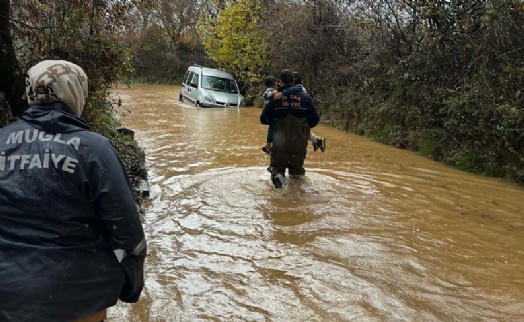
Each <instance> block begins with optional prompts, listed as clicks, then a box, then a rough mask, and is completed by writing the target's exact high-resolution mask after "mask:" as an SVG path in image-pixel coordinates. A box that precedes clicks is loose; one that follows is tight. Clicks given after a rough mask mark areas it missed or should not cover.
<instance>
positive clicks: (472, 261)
mask: <svg viewBox="0 0 524 322" xmlns="http://www.w3.org/2000/svg"><path fill="white" fill-rule="evenodd" d="M178 91H179V88H178V87H177V86H149V85H134V86H133V87H131V88H119V89H118V90H116V91H115V95H119V96H120V97H121V98H122V101H123V104H124V106H125V107H127V108H128V109H129V110H130V113H127V114H126V115H125V116H124V117H123V121H124V124H125V125H126V126H127V127H128V128H131V129H133V130H134V131H135V132H136V138H137V140H138V141H139V142H140V144H141V146H142V147H143V148H144V150H145V152H146V155H147V165H148V167H149V179H150V185H151V200H150V203H149V206H148V208H147V211H146V213H145V218H144V225H145V229H146V234H147V236H148V241H149V245H150V256H149V257H148V259H147V263H146V264H147V267H146V288H145V290H144V293H143V296H142V298H141V300H140V301H139V302H138V303H137V304H134V305H128V304H125V303H119V304H118V305H117V306H116V307H115V308H112V309H110V311H109V318H108V321H115V322H116V321H523V320H524V304H523V303H522V299H523V298H524V274H523V271H522V266H523V264H524V246H523V245H524V222H523V218H522V215H523V214H524V198H523V197H524V189H522V188H520V187H517V186H514V185H511V184H508V183H504V182H501V181H499V180H493V179H488V178H482V177H478V176H473V175H470V174H466V173H462V172H459V171H456V170H453V169H450V168H447V167H445V166H443V165H442V164H440V163H436V162H432V161H429V160H426V159H424V158H421V157H419V156H417V155H415V154H413V153H411V152H407V151H402V150H398V149H395V148H392V147H388V146H384V145H380V144H376V143H374V142H371V141H369V140H367V139H365V138H362V137H358V136H355V135H352V134H349V133H345V132H342V131H339V130H336V129H333V128H329V127H324V126H319V127H318V128H316V129H315V132H316V133H317V134H319V135H322V136H325V137H326V138H327V141H328V142H327V143H328V149H327V150H326V152H325V153H321V152H320V151H319V152H313V149H312V148H311V147H308V156H307V160H306V171H307V174H306V177H305V178H304V179H302V180H288V181H287V182H286V185H285V186H284V188H283V189H279V190H277V189H274V188H273V187H272V185H271V181H270V180H269V173H268V172H267V171H266V167H267V164H268V161H269V160H268V159H267V157H266V156H265V155H264V154H263V153H262V152H261V151H260V147H261V146H262V145H263V144H264V141H265V134H266V130H267V128H266V127H264V126H262V125H260V124H259V123H258V116H259V114H260V110H259V109H256V108H240V109H237V108H217V109H202V108H196V107H194V106H190V105H187V103H184V104H181V103H180V102H178V100H177V98H178Z"/></svg>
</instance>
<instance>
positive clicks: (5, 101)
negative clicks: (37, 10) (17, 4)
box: [0, 0, 26, 127]
mask: <svg viewBox="0 0 524 322" xmlns="http://www.w3.org/2000/svg"><path fill="white" fill-rule="evenodd" d="M10 13H11V2H10V0H0V127H3V126H4V125H5V124H4V123H6V122H8V121H9V120H10V119H11V116H10V114H11V109H10V108H9V106H11V108H12V110H13V111H14V112H15V114H17V115H18V114H21V112H22V111H23V110H24V109H25V107H26V104H25V103H24V101H23V100H22V96H23V93H24V82H23V77H22V76H21V75H22V74H21V73H20V70H19V65H18V60H17V58H16V54H15V49H14V47H13V38H12V37H11V32H10V30H11V28H10V25H9V18H10Z"/></svg>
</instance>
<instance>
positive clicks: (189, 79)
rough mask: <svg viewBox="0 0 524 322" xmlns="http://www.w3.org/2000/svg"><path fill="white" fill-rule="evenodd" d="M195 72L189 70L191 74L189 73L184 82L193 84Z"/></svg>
mask: <svg viewBox="0 0 524 322" xmlns="http://www.w3.org/2000/svg"><path fill="white" fill-rule="evenodd" d="M194 74H195V73H193V72H189V74H188V75H187V77H186V79H185V80H184V84H186V85H190V84H191V79H193V75H194Z"/></svg>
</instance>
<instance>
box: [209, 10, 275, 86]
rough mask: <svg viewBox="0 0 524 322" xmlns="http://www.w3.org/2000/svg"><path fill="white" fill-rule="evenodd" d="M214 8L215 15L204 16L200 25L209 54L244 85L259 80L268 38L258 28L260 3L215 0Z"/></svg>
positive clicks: (265, 63) (264, 65)
mask: <svg viewBox="0 0 524 322" xmlns="http://www.w3.org/2000/svg"><path fill="white" fill-rule="evenodd" d="M216 8H217V9H218V10H217V11H216V15H213V14H211V15H209V16H206V17H204V19H202V20H201V22H200V25H199V32H200V36H201V38H202V43H203V45H204V47H205V49H206V52H207V54H208V56H209V57H210V58H211V59H212V60H213V61H215V62H216V63H217V64H218V66H220V67H221V68H224V69H226V70H228V71H229V72H231V73H232V74H234V75H235V76H236V77H237V79H238V80H239V82H240V83H243V84H244V85H248V84H250V83H251V82H257V81H259V80H260V78H261V77H262V73H263V71H264V70H265V69H266V66H267V54H266V52H267V47H268V40H267V38H266V37H265V36H264V35H263V34H262V33H261V32H260V31H259V24H260V23H261V22H262V21H261V12H262V10H263V6H262V4H261V2H260V1H257V0H238V1H232V2H227V1H218V2H216ZM220 8H223V9H222V10H219V9H220Z"/></svg>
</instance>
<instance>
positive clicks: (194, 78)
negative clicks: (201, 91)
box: [191, 74, 198, 87]
mask: <svg viewBox="0 0 524 322" xmlns="http://www.w3.org/2000/svg"><path fill="white" fill-rule="evenodd" d="M191 85H193V86H195V87H198V74H194V75H193V80H192V81H191Z"/></svg>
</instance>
